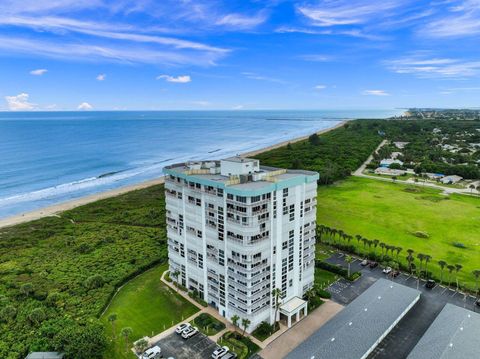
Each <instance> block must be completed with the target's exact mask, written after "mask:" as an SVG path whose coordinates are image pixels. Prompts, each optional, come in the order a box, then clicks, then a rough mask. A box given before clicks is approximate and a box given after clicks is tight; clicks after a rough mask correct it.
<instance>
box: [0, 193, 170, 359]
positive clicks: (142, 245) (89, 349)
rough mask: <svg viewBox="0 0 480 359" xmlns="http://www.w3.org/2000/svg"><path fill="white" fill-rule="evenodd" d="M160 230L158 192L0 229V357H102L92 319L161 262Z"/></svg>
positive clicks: (164, 255)
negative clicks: (127, 284)
mask: <svg viewBox="0 0 480 359" xmlns="http://www.w3.org/2000/svg"><path fill="white" fill-rule="evenodd" d="M165 232H166V229H165V212H164V187H163V186H153V187H150V188H147V189H143V190H138V191H133V192H129V193H127V194H124V195H121V196H117V197H114V198H109V199H105V200H101V201H97V202H94V203H91V204H88V205H85V206H82V207H78V208H76V209H74V210H71V211H67V212H64V213H62V214H61V216H60V217H47V218H42V219H40V220H37V221H32V222H28V223H24V224H19V225H16V226H12V227H8V228H2V229H1V230H0V279H1V280H0V317H1V319H0V358H8V359H10V358H11V359H14V358H20V357H21V358H24V357H25V356H26V355H27V353H28V352H29V351H51V350H58V351H65V352H66V353H67V355H68V356H69V357H71V358H79V359H80V358H85V357H88V358H89V359H92V358H99V357H101V356H102V349H103V346H104V345H105V336H103V335H101V334H102V333H101V330H99V329H98V326H99V325H101V324H99V322H98V321H97V319H96V318H98V316H99V315H100V313H101V312H102V311H103V308H104V307H105V306H106V305H107V304H108V302H109V300H110V298H111V296H112V295H113V293H115V291H116V289H117V288H118V287H119V286H120V285H122V284H123V283H125V281H127V280H128V279H130V278H132V277H134V276H135V275H137V274H139V273H142V272H144V271H145V270H146V269H148V268H150V267H152V266H154V265H155V264H158V263H160V262H165V261H166V258H167V249H166V248H167V246H166V234H165ZM32 313H33V314H32Z"/></svg>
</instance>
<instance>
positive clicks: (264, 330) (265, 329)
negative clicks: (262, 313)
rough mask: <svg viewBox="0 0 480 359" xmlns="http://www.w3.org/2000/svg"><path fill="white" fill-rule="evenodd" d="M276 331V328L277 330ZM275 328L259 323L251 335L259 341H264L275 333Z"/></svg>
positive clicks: (265, 323)
mask: <svg viewBox="0 0 480 359" xmlns="http://www.w3.org/2000/svg"><path fill="white" fill-rule="evenodd" d="M277 329H278V328H277ZM275 331H276V330H275V327H274V326H273V325H270V324H269V323H267V322H261V323H260V324H259V325H258V326H257V327H256V328H255V330H254V331H253V332H252V335H253V336H254V337H255V338H257V339H258V340H260V341H264V340H265V339H267V338H268V337H269V336H270V335H272V334H273V333H275Z"/></svg>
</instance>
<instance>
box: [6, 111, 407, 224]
mask: <svg viewBox="0 0 480 359" xmlns="http://www.w3.org/2000/svg"><path fill="white" fill-rule="evenodd" d="M400 113H401V111H400V110H372V111H365V110H364V111H353V110H351V111H208V112H207V111H202V112H200V111H199V112H195V111H176V112H173V111H171V112H18V113H12V112H3V113H0V218H2V217H8V216H11V215H14V214H18V213H22V212H25V211H29V210H33V209H38V208H41V207H45V206H49V205H53V204H56V203H60V202H64V201H68V200H71V199H75V198H79V197H82V196H85V195H89V194H92V193H97V192H101V191H105V190H109V189H114V188H118V187H121V186H125V185H128V184H133V183H138V182H142V181H145V180H149V179H153V178H156V177H158V176H160V175H161V174H162V168H163V167H164V166H165V165H167V164H171V163H174V162H182V161H186V160H195V159H205V158H206V159H219V158H222V157H225V156H231V155H235V154H237V153H241V152H245V151H249V150H254V149H258V148H262V147H265V146H268V145H271V144H274V143H277V142H280V141H283V140H287V139H291V138H294V137H298V136H302V135H306V134H310V133H312V132H313V131H316V130H321V129H325V128H329V127H332V126H334V125H335V124H337V123H338V122H339V121H341V120H342V119H345V118H359V117H361V118H384V117H388V116H393V115H398V114H400Z"/></svg>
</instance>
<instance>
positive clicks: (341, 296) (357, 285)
mask: <svg viewBox="0 0 480 359" xmlns="http://www.w3.org/2000/svg"><path fill="white" fill-rule="evenodd" d="M343 258H344V257H343V256H341V255H339V254H335V255H334V256H332V257H330V258H329V259H327V262H329V263H332V264H340V265H342V266H344V267H346V263H345V262H344V260H343ZM351 270H352V271H361V272H362V276H361V277H360V278H359V279H358V280H356V281H355V282H353V283H352V282H349V281H346V280H344V279H341V280H339V281H337V282H335V283H333V284H332V285H331V286H330V287H329V288H328V291H329V292H330V293H331V294H332V299H333V300H334V301H336V302H338V303H340V304H342V305H346V304H348V303H350V302H351V301H353V300H354V299H355V298H356V297H358V296H359V295H360V294H362V293H363V292H364V291H365V290H366V289H367V288H369V287H370V286H371V285H372V284H373V283H374V282H375V281H376V280H377V279H378V278H385V274H383V273H382V268H380V266H379V267H377V268H374V269H370V268H368V267H367V268H365V267H362V266H361V265H360V261H358V260H356V261H355V262H354V263H352V264H351ZM394 281H395V282H397V283H400V284H403V285H406V286H409V287H412V288H415V289H417V288H418V289H419V290H420V291H421V292H422V295H421V297H420V300H419V301H418V302H417V304H416V305H415V306H414V307H413V308H412V310H410V312H408V313H407V315H406V316H405V317H404V318H403V319H402V320H401V321H400V323H398V324H397V326H395V328H393V330H392V331H391V332H390V334H388V335H387V336H386V337H385V339H384V340H383V341H382V342H381V343H380V344H379V345H378V346H377V348H376V349H375V350H374V351H373V352H372V353H371V354H370V356H369V357H368V358H369V359H391V358H395V359H402V358H406V357H407V355H408V354H409V353H410V351H411V350H412V349H413V347H414V346H415V345H416V344H417V342H418V341H419V340H420V337H421V336H422V335H423V334H424V333H425V331H426V330H427V329H428V327H429V326H430V324H431V323H432V322H433V320H434V319H435V318H436V316H437V315H438V314H439V313H440V311H441V310H442V309H443V307H444V306H445V304H447V303H451V304H454V305H457V306H459V307H462V308H467V309H470V310H473V311H475V310H477V309H476V306H475V298H474V297H473V296H470V295H467V296H465V295H464V294H462V293H459V292H456V291H454V290H451V289H447V288H445V287H443V286H440V285H437V286H436V287H435V288H433V289H427V288H425V281H424V280H420V281H418V280H417V279H416V278H413V277H410V276H409V275H407V274H403V273H402V274H401V275H400V276H398V277H397V278H395V279H394Z"/></svg>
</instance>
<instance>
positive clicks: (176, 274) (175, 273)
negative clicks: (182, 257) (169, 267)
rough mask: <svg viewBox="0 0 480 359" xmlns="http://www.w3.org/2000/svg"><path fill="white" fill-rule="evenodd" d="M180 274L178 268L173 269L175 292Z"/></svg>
mask: <svg viewBox="0 0 480 359" xmlns="http://www.w3.org/2000/svg"><path fill="white" fill-rule="evenodd" d="M179 275H180V271H179V270H178V269H175V271H174V272H173V273H172V276H173V278H175V282H177V285H176V287H177V292H178V276H179Z"/></svg>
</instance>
